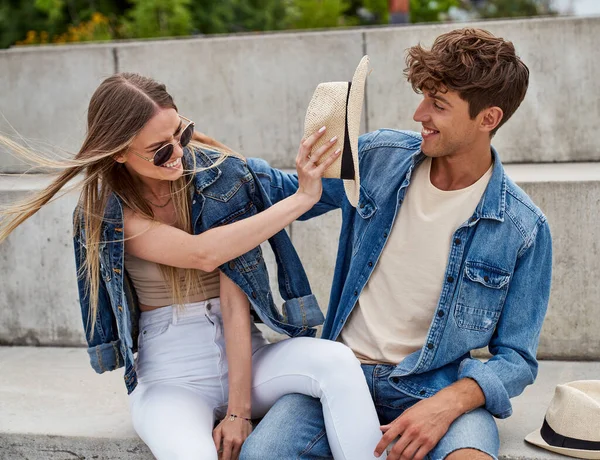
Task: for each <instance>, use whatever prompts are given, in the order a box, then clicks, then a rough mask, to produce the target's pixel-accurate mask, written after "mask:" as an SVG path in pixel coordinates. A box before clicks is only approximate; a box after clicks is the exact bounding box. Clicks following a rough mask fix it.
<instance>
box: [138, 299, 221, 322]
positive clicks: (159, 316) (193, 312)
mask: <svg viewBox="0 0 600 460" xmlns="http://www.w3.org/2000/svg"><path fill="white" fill-rule="evenodd" d="M208 312H210V313H211V314H212V315H220V314H221V301H220V299H219V298H218V297H215V298H213V299H208V300H203V301H202V302H193V303H187V304H184V305H181V306H179V305H169V306H167V307H160V308H156V309H154V310H150V311H143V312H141V315H140V329H143V328H145V327H149V326H151V325H154V324H161V323H163V324H177V323H179V322H180V321H182V320H186V319H193V318H199V317H203V316H205V315H206V314H207V313H208Z"/></svg>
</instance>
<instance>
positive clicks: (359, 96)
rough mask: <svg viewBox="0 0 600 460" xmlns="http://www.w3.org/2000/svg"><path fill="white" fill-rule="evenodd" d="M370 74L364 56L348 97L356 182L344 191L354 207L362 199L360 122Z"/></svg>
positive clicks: (346, 181)
mask: <svg viewBox="0 0 600 460" xmlns="http://www.w3.org/2000/svg"><path fill="white" fill-rule="evenodd" d="M368 72H369V57H368V56H363V58H362V59H361V61H360V63H359V64H358V67H357V68H356V71H355V72H354V76H353V77H352V86H351V87H350V95H349V96H348V117H347V120H348V137H349V138H350V139H349V140H350V148H351V150H352V161H353V162H354V180H344V189H345V191H346V196H347V197H348V201H350V204H351V205H352V206H354V207H356V206H357V205H358V201H359V198H360V170H359V166H358V136H359V133H360V121H361V118H362V107H363V101H364V96H365V82H366V80H367V75H368Z"/></svg>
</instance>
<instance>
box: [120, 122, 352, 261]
mask: <svg viewBox="0 0 600 460" xmlns="http://www.w3.org/2000/svg"><path fill="white" fill-rule="evenodd" d="M323 133H324V131H321V132H318V133H315V134H313V135H312V136H310V137H309V138H307V139H306V140H305V141H303V142H302V144H301V146H300V149H299V150H298V156H297V157H296V169H297V171H298V190H297V191H296V193H294V194H293V195H292V196H290V197H288V198H286V199H285V200H282V201H280V202H279V203H277V204H275V205H273V206H271V207H270V208H268V209H266V210H264V211H263V212H260V213H258V214H256V215H254V216H252V217H249V218H247V219H243V220H240V221H238V222H234V223H232V224H229V225H224V226H222V227H217V228H213V229H210V230H208V231H206V232H203V233H201V234H200V235H190V234H189V233H186V232H184V231H182V230H179V229H177V228H174V227H171V226H169V225H165V224H160V223H157V222H152V221H150V220H148V219H146V218H143V217H140V216H139V215H136V214H134V213H133V212H131V211H126V212H125V238H126V239H127V242H126V246H127V252H128V253H130V254H132V255H134V256H136V257H139V258H141V259H145V260H149V261H151V262H156V263H160V264H163V265H170V266H172V267H179V268H196V269H199V270H203V271H205V272H210V271H213V270H214V269H215V268H217V267H219V266H220V265H222V264H224V263H225V262H227V261H229V260H231V259H234V258H236V257H239V256H240V255H242V254H245V253H246V252H248V251H250V250H251V249H254V248H255V247H257V246H258V245H260V244H261V243H262V242H264V241H266V240H268V239H269V238H270V237H272V236H273V235H275V234H276V233H277V232H279V231H280V230H282V229H284V228H285V227H287V226H288V225H289V224H291V223H292V222H293V221H294V220H296V219H297V218H298V217H300V216H301V215H302V214H304V213H305V212H306V211H308V210H309V209H310V208H311V207H312V206H314V204H315V203H317V202H318V201H319V199H320V197H321V193H322V190H323V186H322V177H323V172H324V171H325V169H327V168H328V167H329V166H330V165H331V163H333V161H334V160H335V158H337V156H338V155H339V152H340V150H339V149H337V150H336V153H335V154H333V155H331V156H330V157H329V158H327V160H325V161H324V162H323V163H322V164H321V165H319V166H317V165H316V162H317V160H318V159H319V158H320V157H321V156H322V155H323V154H324V153H325V152H327V151H328V150H329V149H330V148H331V147H333V146H334V145H335V140H334V142H330V143H328V144H326V145H325V146H323V147H321V148H320V149H319V150H317V151H316V152H314V153H313V154H312V155H311V158H308V155H309V153H310V151H311V149H312V146H313V145H314V144H315V142H316V141H317V139H319V138H320V137H321V136H322V135H323Z"/></svg>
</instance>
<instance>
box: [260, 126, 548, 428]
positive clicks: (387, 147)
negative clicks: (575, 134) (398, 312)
mask: <svg viewBox="0 0 600 460" xmlns="http://www.w3.org/2000/svg"><path fill="white" fill-rule="evenodd" d="M421 140H422V139H421V136H420V135H419V134H417V133H413V132H408V131H395V130H387V129H386V130H380V131H376V132H373V133H368V134H365V135H363V136H361V137H360V138H359V162H360V163H359V164H360V175H361V190H360V199H359V203H358V206H357V207H356V208H353V207H352V206H351V205H350V203H349V202H348V201H347V199H346V198H345V193H344V189H343V185H342V181H339V180H333V179H326V180H324V191H323V196H322V198H321V201H320V202H319V203H318V204H317V205H316V206H315V207H314V208H313V209H312V210H311V211H310V212H308V213H307V214H305V215H304V216H302V219H309V218H312V217H315V216H318V215H320V214H323V213H325V212H327V211H330V210H332V209H336V208H340V207H341V210H342V230H341V234H340V241H339V248H338V254H337V262H336V267H335V273H334V278H333V285H332V288H331V297H330V302H329V310H328V312H327V318H326V320H325V325H324V328H323V337H324V338H327V339H331V340H336V339H337V338H338V336H339V334H340V331H341V330H342V328H343V327H344V324H345V323H346V321H347V320H348V317H349V316H350V313H351V312H352V309H353V308H354V305H355V304H356V301H357V299H358V298H359V296H360V293H361V292H362V290H363V288H364V287H365V285H366V284H367V281H368V280H369V277H370V276H371V273H372V272H373V270H374V269H375V266H376V264H377V261H378V260H379V257H380V255H381V252H382V250H383V248H384V245H385V243H386V241H387V239H388V236H389V233H390V231H391V229H392V226H393V224H394V220H395V218H396V216H397V215H398V210H399V209H400V206H401V205H402V202H403V200H404V196H405V194H406V190H407V188H408V187H409V186H410V180H411V174H412V172H413V171H414V168H415V167H416V166H417V165H418V164H419V163H420V162H421V161H422V160H423V159H424V158H425V156H424V155H423V154H422V153H421V151H420V145H421ZM492 153H493V157H494V168H493V172H492V177H491V179H490V181H489V183H488V186H487V188H486V190H485V192H484V194H483V196H482V198H481V201H480V202H479V204H478V205H477V208H476V209H475V212H474V213H473V215H472V216H471V217H470V218H469V219H468V220H467V221H466V222H464V223H463V224H462V225H461V226H460V227H459V228H458V229H457V230H456V232H455V233H454V235H453V237H452V243H451V246H450V248H449V257H448V265H447V268H446V273H445V277H444V279H445V282H444V284H443V285H442V286H441V294H440V298H439V301H438V305H437V308H436V312H435V314H434V315H433V318H432V320H431V325H430V328H429V332H428V335H427V340H426V342H425V344H424V346H423V348H422V349H421V350H419V351H416V352H414V353H412V354H411V355H409V356H407V357H406V358H405V359H404V360H402V361H401V362H400V363H398V364H397V366H396V368H395V369H394V371H393V372H392V373H391V374H390V377H389V379H390V384H391V385H392V386H394V387H395V388H397V389H398V390H399V391H401V392H403V393H405V394H407V395H410V396H412V397H415V398H426V397H429V396H432V395H433V394H435V393H436V392H437V391H439V390H440V389H442V388H444V387H446V386H448V385H450V384H452V383H453V382H455V381H457V380H459V379H462V378H465V377H469V378H471V379H474V380H475V381H476V382H477V383H478V384H479V386H480V387H481V389H482V390H483V393H484V394H485V399H486V402H485V407H486V409H487V410H488V411H489V412H490V413H492V414H493V415H494V416H496V417H498V418H505V417H508V416H509V415H510V414H511V413H512V406H511V403H510V399H509V398H512V397H514V396H517V395H518V394H520V393H521V392H522V391H523V389H524V388H525V387H526V386H527V385H529V384H531V383H533V381H534V379H535V377H536V375H537V369H538V363H537V361H536V350H537V346H538V341H539V336H540V330H541V327H542V322H543V319H544V316H545V314H546V309H547V305H548V298H549V294H550V278H551V269H552V242H551V237H550V230H549V227H548V223H547V222H546V218H545V216H544V215H543V214H542V212H541V211H540V210H539V209H538V208H537V207H536V206H535V205H534V204H533V202H532V201H531V199H530V198H529V197H528V196H527V195H526V194H525V193H524V192H523V191H522V190H521V189H520V188H519V187H518V186H517V185H516V184H515V183H514V182H513V181H512V180H511V179H509V178H508V176H507V175H506V173H505V171H504V168H503V166H502V163H501V162H500V158H499V156H498V154H497V152H496V151H495V150H494V149H492ZM249 163H250V165H251V167H252V168H253V169H254V170H255V171H256V173H257V175H258V177H259V178H260V179H261V181H263V184H264V186H265V188H266V190H268V191H270V195H271V200H272V201H274V202H275V201H277V200H281V199H283V198H284V197H286V196H289V195H290V194H292V193H294V192H295V191H296V189H297V183H298V181H297V177H296V176H295V175H291V174H286V173H283V172H281V171H278V170H276V169H272V168H270V167H269V165H268V164H267V163H266V162H264V161H262V160H258V159H251V160H249ZM486 346H487V347H488V348H489V351H490V353H491V355H492V358H491V359H490V360H488V361H487V362H482V361H480V360H478V359H474V358H472V357H471V351H472V350H474V349H477V348H481V347H486Z"/></svg>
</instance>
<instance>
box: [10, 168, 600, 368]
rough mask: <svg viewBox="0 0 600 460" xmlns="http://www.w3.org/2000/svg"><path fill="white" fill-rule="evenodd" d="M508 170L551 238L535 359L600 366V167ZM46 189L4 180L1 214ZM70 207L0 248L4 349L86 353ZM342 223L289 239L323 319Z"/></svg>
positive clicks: (303, 230)
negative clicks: (545, 305)
mask: <svg viewBox="0 0 600 460" xmlns="http://www.w3.org/2000/svg"><path fill="white" fill-rule="evenodd" d="M507 169H508V170H509V173H510V174H511V176H512V177H513V178H514V179H515V180H516V181H518V183H519V184H520V185H521V186H522V187H523V188H524V189H525V190H526V191H527V193H529V194H530V196H531V197H532V198H533V199H534V201H535V202H536V203H538V204H539V206H540V207H541V208H542V209H543V211H544V212H545V213H546V215H547V217H548V220H549V223H550V227H551V231H552V237H553V246H554V271H553V284H552V293H551V299H550V306H549V311H548V315H547V318H546V321H545V323H544V328H543V333H542V338H541V342H540V349H539V356H540V357H541V358H553V359H596V360H600V338H599V337H598V333H597V331H598V330H600V315H598V299H599V298H600V283H598V282H597V280H598V279H599V278H600V248H599V245H598V241H599V240H600V235H599V234H598V225H597V215H596V213H595V212H594V211H593V210H596V209H597V208H598V202H599V200H600V163H597V164H576V165H542V166H538V165H513V166H512V167H508V168H507ZM44 182H45V179H44V178H42V177H40V176H37V177H29V178H21V179H13V180H12V181H9V180H7V179H6V178H4V179H2V180H0V205H1V204H2V202H8V201H14V199H16V198H17V197H22V196H23V195H25V194H26V190H35V189H39V188H40V187H41V185H42V184H43V183H44ZM17 186H18V189H17ZM74 198H75V197H74V196H66V197H64V198H61V199H60V200H58V201H57V202H56V203H53V204H51V205H50V206H49V207H48V208H44V209H43V210H42V211H41V212H40V213H39V214H38V215H36V216H35V217H33V218H32V219H31V220H30V221H29V222H26V223H25V224H24V225H23V226H22V227H21V228H19V229H18V230H17V231H15V232H14V233H13V234H12V235H11V236H10V237H9V239H8V240H7V241H6V242H5V243H3V244H2V245H0V344H40V345H80V344H83V334H82V326H81V317H80V313H79V304H78V301H77V289H76V283H75V267H74V262H73V255H72V245H71V239H70V215H71V211H72V208H73V206H74ZM340 221H341V216H340V213H339V212H332V213H329V214H328V215H325V216H322V217H320V218H318V219H313V220H311V221H308V222H295V223H293V224H292V226H291V228H290V229H289V232H290V234H291V237H292V241H293V243H294V245H295V246H296V248H297V250H298V252H299V254H300V257H301V258H302V261H303V263H304V265H305V268H306V271H307V274H308V276H309V279H310V282H311V285H312V288H313V291H314V292H315V294H316V296H317V298H318V300H319V303H320V305H321V307H322V308H323V309H324V310H325V309H326V307H327V304H328V301H329V291H330V287H331V280H332V277H333V268H334V265H335V255H336V250H337V235H338V234H339V229H340ZM265 252H266V253H267V255H266V260H267V264H268V267H269V271H270V274H271V281H272V282H271V285H272V288H273V292H274V294H275V298H276V302H278V303H279V305H280V304H281V303H280V302H281V301H280V298H279V295H278V293H277V284H276V279H275V274H276V271H275V263H274V260H273V257H272V255H271V254H270V253H269V250H268V248H267V247H265ZM524 307H525V306H524ZM267 335H268V337H269V338H271V339H273V338H275V337H276V335H275V334H273V333H271V332H270V331H268V330H267Z"/></svg>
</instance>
